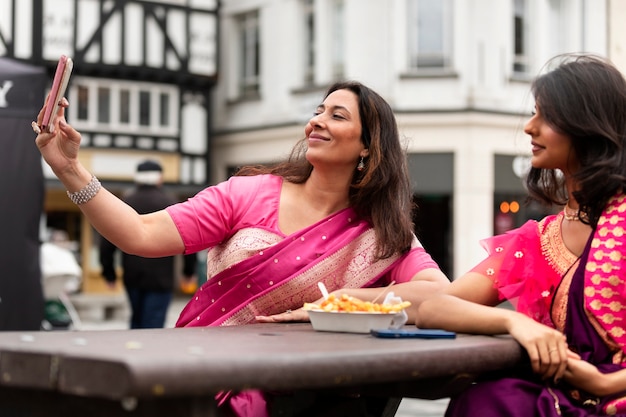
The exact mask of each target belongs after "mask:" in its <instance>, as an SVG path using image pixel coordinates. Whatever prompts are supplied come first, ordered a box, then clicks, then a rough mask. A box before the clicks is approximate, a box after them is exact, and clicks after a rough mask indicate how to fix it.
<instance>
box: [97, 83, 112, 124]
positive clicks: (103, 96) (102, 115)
mask: <svg viewBox="0 0 626 417" xmlns="http://www.w3.org/2000/svg"><path fill="white" fill-rule="evenodd" d="M110 122H111V90H109V89H108V88H107V87H99V88H98V123H110Z"/></svg>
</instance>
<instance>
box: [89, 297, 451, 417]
mask: <svg viewBox="0 0 626 417" xmlns="http://www.w3.org/2000/svg"><path fill="white" fill-rule="evenodd" d="M187 299H188V298H187V297H181V296H178V297H175V299H174V300H173V302H172V304H171V306H170V309H169V311H168V317H167V323H166V326H167V327H174V324H175V323H176V319H177V318H178V314H179V313H180V311H181V310H182V308H183V307H184V305H185V304H186V302H187ZM127 328H128V322H127V320H123V319H120V318H118V319H115V320H106V321H83V322H82V323H81V329H82V330H113V329H127ZM447 404H448V400H447V399H443V400H437V401H429V400H416V399H409V398H406V399H404V400H402V403H401V404H400V408H399V409H398V412H397V413H396V417H443V414H444V411H445V409H446V405H447Z"/></svg>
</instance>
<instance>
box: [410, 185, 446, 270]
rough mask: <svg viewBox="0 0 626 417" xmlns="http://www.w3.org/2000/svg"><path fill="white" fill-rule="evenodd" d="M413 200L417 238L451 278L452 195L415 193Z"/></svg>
mask: <svg viewBox="0 0 626 417" xmlns="http://www.w3.org/2000/svg"><path fill="white" fill-rule="evenodd" d="M413 201H414V202H415V204H417V210H416V211H415V214H414V215H413V222H414V223H415V234H416V236H417V238H418V239H419V240H420V242H421V243H422V245H423V246H424V249H426V251H427V252H428V253H429V254H430V256H432V257H433V259H434V260H435V262H437V264H439V267H440V268H441V270H442V271H443V272H444V273H445V274H446V275H447V276H448V277H449V278H452V273H453V271H452V256H451V253H452V251H451V250H450V247H449V246H450V244H451V242H452V227H451V218H452V213H451V207H452V197H451V196H450V195H445V194H432V195H417V194H416V195H414V197H413Z"/></svg>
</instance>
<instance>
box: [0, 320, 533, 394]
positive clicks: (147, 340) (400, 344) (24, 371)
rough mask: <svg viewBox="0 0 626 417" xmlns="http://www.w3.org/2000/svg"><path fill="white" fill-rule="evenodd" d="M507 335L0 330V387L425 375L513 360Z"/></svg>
mask: <svg viewBox="0 0 626 417" xmlns="http://www.w3.org/2000/svg"><path fill="white" fill-rule="evenodd" d="M522 356H523V355H522V350H521V349H520V346H519V345H518V344H517V343H516V342H515V341H514V340H512V339H511V338H510V337H487V336H470V335H458V337H457V338H456V339H441V340H418V339H380V338H375V337H373V336H371V335H369V334H350V333H333V332H319V331H315V330H313V329H312V327H311V325H310V324H308V323H289V324H253V325H246V326H231V327H202V328H180V329H149V330H113V331H82V332H77V331H66V332H4V333H0V375H2V379H1V381H0V385H4V386H7V387H22V388H35V389H40V390H51V391H58V392H62V393H65V394H73V395H80V396H84V397H85V396H86V397H100V398H108V399H123V398H128V397H138V398H150V397H161V396H194V395H207V394H210V393H216V392H219V391H222V390H241V389H248V388H260V389H264V390H292V389H316V388H337V387H351V386H362V385H371V384H382V385H384V384H394V383H404V382H407V381H428V380H431V379H441V378H447V377H455V376H458V375H474V374H481V373H485V372H488V371H491V370H497V369H503V368H512V367H515V366H517V365H519V364H520V362H522V360H523V358H522Z"/></svg>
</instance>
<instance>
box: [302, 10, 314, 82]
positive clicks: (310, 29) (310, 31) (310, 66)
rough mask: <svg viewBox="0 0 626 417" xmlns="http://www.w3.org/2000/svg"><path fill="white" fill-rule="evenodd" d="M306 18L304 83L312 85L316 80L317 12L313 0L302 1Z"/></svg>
mask: <svg viewBox="0 0 626 417" xmlns="http://www.w3.org/2000/svg"><path fill="white" fill-rule="evenodd" d="M302 11H303V16H304V45H303V48H302V50H303V51H304V82H305V83H308V84H311V83H313V82H314V80H315V11H314V10H313V0H302Z"/></svg>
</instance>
